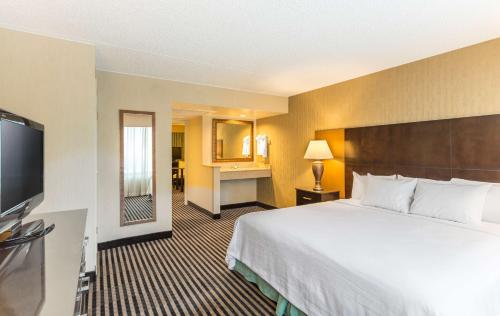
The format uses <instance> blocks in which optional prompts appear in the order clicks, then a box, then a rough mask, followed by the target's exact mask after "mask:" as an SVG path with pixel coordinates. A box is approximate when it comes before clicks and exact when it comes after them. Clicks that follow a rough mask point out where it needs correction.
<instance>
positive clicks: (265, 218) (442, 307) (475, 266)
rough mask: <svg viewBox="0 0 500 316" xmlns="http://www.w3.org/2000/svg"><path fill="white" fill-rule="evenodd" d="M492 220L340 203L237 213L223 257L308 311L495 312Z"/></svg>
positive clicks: (497, 291) (496, 256)
mask: <svg viewBox="0 0 500 316" xmlns="http://www.w3.org/2000/svg"><path fill="white" fill-rule="evenodd" d="M499 226H500V225H497V224H489V225H488V224H483V225H481V226H475V227H472V226H465V225H463V224H455V223H453V222H448V221H441V220H436V219H431V218H427V217H422V216H418V215H403V214H399V213H394V212H390V211H385V210H383V209H377V208H369V207H365V206H361V205H359V203H356V202H355V201H353V200H341V201H336V202H326V203H319V204H313V205H307V206H300V207H292V208H287V209H280V210H273V211H266V212H258V213H251V214H247V215H244V216H242V217H240V218H239V219H238V220H237V222H236V223H235V229H234V233H233V237H232V240H231V243H230V245H229V249H228V253H227V258H226V260H227V263H228V265H229V268H230V269H231V268H233V267H234V264H235V260H236V259H237V260H239V261H241V262H243V263H244V264H245V265H247V266H248V267H249V268H250V269H252V270H253V271H254V272H255V273H257V274H258V275H259V276H260V277H262V278H263V279H264V280H266V281H267V282H268V283H269V284H270V285H271V286H273V287H274V288H275V289H276V290H277V291H278V292H279V293H280V294H281V295H283V296H284V297H286V298H287V299H288V300H289V301H290V302H291V303H292V304H294V305H295V306H296V307H298V308H299V309H301V310H302V311H304V312H305V313H307V314H308V315H311V316H315V315H347V316H356V315H364V316H369V315H383V316H390V315H411V316H413V315H439V316H448V315H449V316H460V315H474V316H475V315H500V229H499Z"/></svg>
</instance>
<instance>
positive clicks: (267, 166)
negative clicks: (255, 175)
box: [220, 165, 271, 172]
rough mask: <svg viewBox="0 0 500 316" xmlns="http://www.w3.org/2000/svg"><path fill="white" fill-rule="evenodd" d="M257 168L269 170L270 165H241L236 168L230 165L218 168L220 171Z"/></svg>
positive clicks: (255, 169) (254, 169)
mask: <svg viewBox="0 0 500 316" xmlns="http://www.w3.org/2000/svg"><path fill="white" fill-rule="evenodd" d="M258 170H271V166H270V165H266V166H248V167H246V166H241V167H238V168H234V167H232V166H222V167H221V168H220V172H239V171H258Z"/></svg>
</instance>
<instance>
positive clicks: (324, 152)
mask: <svg viewBox="0 0 500 316" xmlns="http://www.w3.org/2000/svg"><path fill="white" fill-rule="evenodd" d="M304 159H310V160H314V161H313V163H312V171H313V174H314V179H315V186H314V188H313V190H314V191H322V190H323V188H322V187H321V177H322V176H323V170H324V166H323V161H322V160H325V159H333V155H332V152H331V151H330V147H328V143H327V142H326V140H311V141H310V142H309V145H308V146H307V150H306V153H305V155H304Z"/></svg>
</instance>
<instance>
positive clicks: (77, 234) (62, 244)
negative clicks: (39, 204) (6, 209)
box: [23, 209, 87, 316]
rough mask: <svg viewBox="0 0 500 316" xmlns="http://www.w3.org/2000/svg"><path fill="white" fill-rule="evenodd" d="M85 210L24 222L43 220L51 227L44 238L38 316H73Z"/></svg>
mask: <svg viewBox="0 0 500 316" xmlns="http://www.w3.org/2000/svg"><path fill="white" fill-rule="evenodd" d="M86 218H87V210H85V209H83V210H73V211H61V212H51V213H35V214H30V215H28V216H27V217H26V218H25V219H23V223H28V222H30V221H34V220H37V219H43V220H44V222H45V227H47V226H49V225H51V224H55V225H56V227H55V228H54V230H53V231H52V232H50V233H49V234H48V235H47V236H45V302H44V303H43V306H42V309H41V312H40V314H39V315H40V316H45V315H51V316H56V315H73V312H74V308H75V296H76V290H77V287H78V277H79V274H80V262H81V258H82V245H83V240H84V236H85V224H86Z"/></svg>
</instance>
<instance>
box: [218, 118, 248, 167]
mask: <svg viewBox="0 0 500 316" xmlns="http://www.w3.org/2000/svg"><path fill="white" fill-rule="evenodd" d="M227 122H240V123H243V124H247V125H250V139H251V140H252V141H251V142H250V152H251V153H252V154H251V155H250V157H248V158H222V159H219V158H217V123H227ZM253 143H254V139H253V121H243V120H230V119H213V120H212V162H252V161H253V159H254V152H253V151H254V148H253V147H254V146H253Z"/></svg>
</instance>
